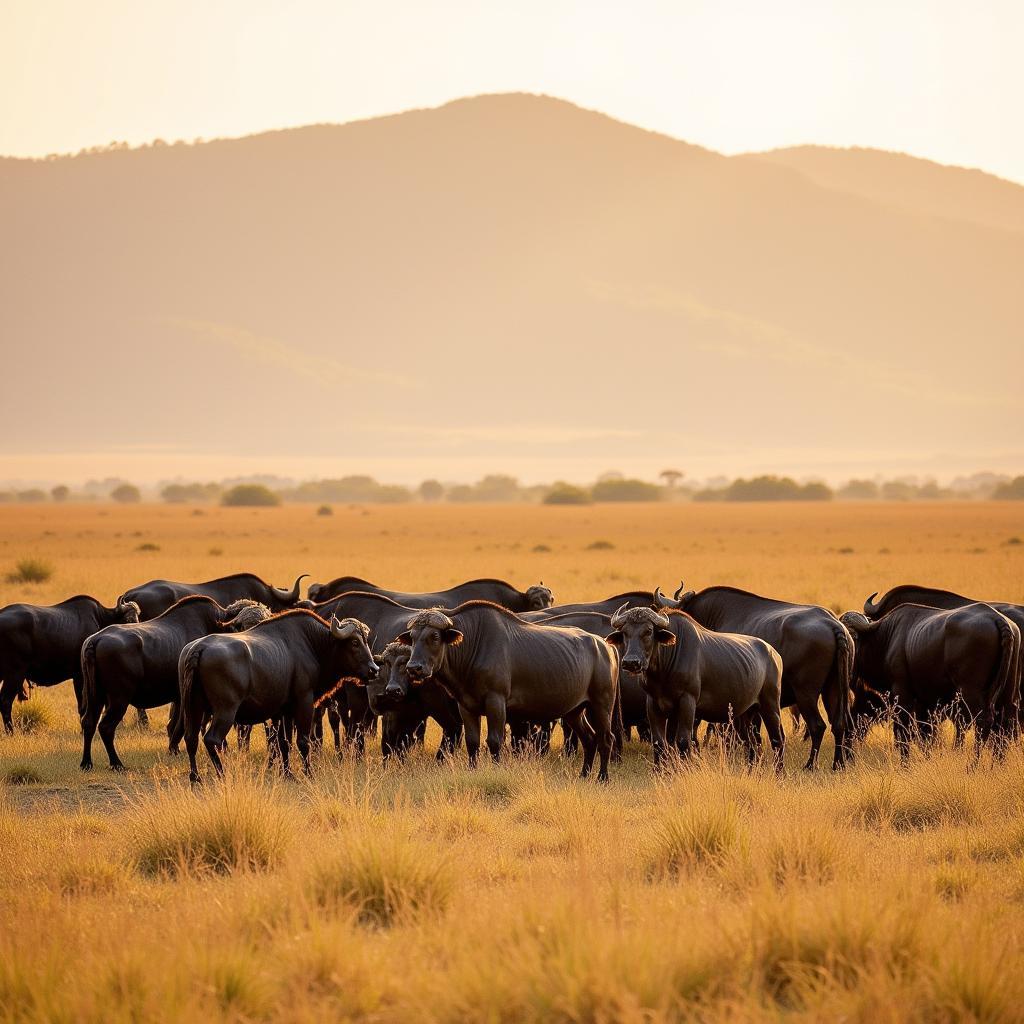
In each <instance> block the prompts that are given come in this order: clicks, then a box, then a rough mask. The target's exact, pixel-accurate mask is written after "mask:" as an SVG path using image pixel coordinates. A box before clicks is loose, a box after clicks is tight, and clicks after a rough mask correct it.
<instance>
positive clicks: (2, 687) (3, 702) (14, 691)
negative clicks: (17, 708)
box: [0, 676, 25, 733]
mask: <svg viewBox="0 0 1024 1024" xmlns="http://www.w3.org/2000/svg"><path fill="white" fill-rule="evenodd" d="M24 685H25V684H24V682H23V680H21V679H14V678H12V677H10V676H9V677H7V678H6V679H4V681H3V683H2V684H0V716H2V717H3V720H4V730H5V731H6V732H8V733H12V732H14V719H13V718H12V717H11V712H12V710H13V708H14V698H15V697H17V695H18V694H19V693H21V690H22V687H23V686H24Z"/></svg>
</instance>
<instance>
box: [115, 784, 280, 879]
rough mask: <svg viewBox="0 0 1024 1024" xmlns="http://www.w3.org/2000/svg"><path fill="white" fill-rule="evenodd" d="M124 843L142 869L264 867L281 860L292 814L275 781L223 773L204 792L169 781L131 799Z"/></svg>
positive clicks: (181, 871)
mask: <svg viewBox="0 0 1024 1024" xmlns="http://www.w3.org/2000/svg"><path fill="white" fill-rule="evenodd" d="M127 833H128V849H129V854H130V856H131V859H132V861H133V863H134V865H135V867H136V869H137V870H138V871H139V872H140V873H141V874H143V875H147V876H159V875H169V876H177V875H187V874H196V873H198V874H202V873H213V874H233V873H235V872H239V871H267V870H271V869H273V868H276V867H277V866H278V865H279V864H280V863H281V862H282V860H283V858H284V856H285V854H286V852H287V850H288V848H289V847H290V845H291V842H292V838H293V835H294V818H293V816H292V814H291V813H289V811H288V810H287V808H285V807H284V806H282V804H281V802H280V801H279V800H278V799H277V792H276V786H273V785H271V784H261V781H260V780H259V779H258V778H247V777H245V776H241V775H239V776H235V777H233V778H228V779H226V780H225V781H223V782H221V783H220V784H218V785H217V786H216V788H213V789H211V790H210V791H209V792H204V793H198V794H197V793H193V792H191V791H190V790H188V789H186V788H184V787H170V788H168V789H165V790H158V791H157V792H156V793H154V794H152V795H150V796H148V797H142V798H138V799H136V800H135V801H133V803H132V806H131V809H130V811H129V814H128V828H127Z"/></svg>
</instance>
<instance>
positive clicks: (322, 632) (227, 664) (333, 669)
mask: <svg viewBox="0 0 1024 1024" xmlns="http://www.w3.org/2000/svg"><path fill="white" fill-rule="evenodd" d="M369 632H370V631H369V629H367V627H366V626H365V625H364V624H363V623H361V622H359V621H357V620H355V619H345V620H344V621H343V622H339V621H338V620H337V619H336V618H332V619H331V621H330V623H327V622H325V621H324V620H323V619H321V618H320V616H319V615H315V614H314V613H313V612H310V611H306V610H305V609H293V610H292V611H286V612H281V613H279V614H278V615H275V616H273V617H272V618H269V619H266V620H264V621H263V622H260V623H257V625H255V626H253V627H252V629H249V630H247V631H246V632H244V633H230V634H221V635H219V636H218V635H215V636H204V637H201V638H200V639H198V640H193V641H192V643H190V644H188V646H186V647H185V648H184V650H183V651H182V652H181V656H180V658H179V659H178V681H179V690H180V700H181V709H182V714H183V717H184V727H185V747H186V749H187V750H188V760H189V769H190V778H191V779H192V781H193V782H198V781H199V770H198V767H197V765H196V751H197V749H198V747H199V733H200V730H201V729H202V727H203V724H204V723H205V722H206V720H207V719H208V718H209V719H212V721H211V723H210V727H209V728H208V729H207V730H206V734H205V735H204V737H203V742H204V743H205V745H206V750H207V753H208V754H209V755H210V760H211V761H212V762H213V766H214V768H215V769H216V771H217V773H218V774H222V773H223V765H222V763H221V759H220V751H221V750H222V749H223V748H224V747H225V743H226V737H227V734H228V733H229V732H230V731H231V727H232V726H233V725H234V724H235V723H236V722H238V723H241V724H243V725H255V724H257V723H259V722H266V721H267V720H268V719H284V718H287V719H289V720H290V721H293V722H294V724H295V727H296V731H297V742H298V747H299V753H300V754H301V755H302V764H303V767H304V768H305V770H306V771H307V772H308V771H309V734H310V727H311V725H312V723H313V706H314V704H315V703H316V701H317V700H318V699H319V698H320V697H322V696H323V695H324V694H325V693H326V692H327V691H328V690H329V689H331V687H333V686H334V685H335V684H336V683H337V681H338V680H339V679H343V678H347V677H352V676H355V677H358V678H360V679H373V678H374V677H375V676H376V675H377V671H378V670H377V663H376V662H375V661H374V660H373V655H372V654H371V653H370V648H369V647H367V645H366V640H367V637H368V636H369ZM289 731H290V730H288V729H278V730H277V732H278V742H279V744H280V747H281V755H282V767H283V768H284V769H285V771H287V770H288V732H289Z"/></svg>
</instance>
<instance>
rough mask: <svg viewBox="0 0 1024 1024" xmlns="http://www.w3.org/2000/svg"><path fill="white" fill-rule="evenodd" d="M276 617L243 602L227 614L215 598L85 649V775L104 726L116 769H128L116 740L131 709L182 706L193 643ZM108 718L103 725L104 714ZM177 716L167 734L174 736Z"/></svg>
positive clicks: (190, 601)
mask: <svg viewBox="0 0 1024 1024" xmlns="http://www.w3.org/2000/svg"><path fill="white" fill-rule="evenodd" d="M269 615H270V610H269V609H268V608H267V607H266V605H262V604H259V603H258V602H256V601H250V600H249V599H248V598H243V599H242V600H240V601H235V602H234V603H233V604H230V605H228V607H227V608H222V607H221V606H220V605H219V604H218V603H217V602H216V601H214V600H213V598H211V597H203V596H201V595H193V596H192V597H183V598H182V599H181V600H180V601H178V602H177V603H176V604H173V605H171V607H170V608H168V609H167V611H165V612H163V613H162V614H160V615H158V616H157V617H156V618H155V619H148V620H147V621H145V622H138V623H132V624H127V625H121V624H115V625H112V626H106V627H105V628H103V629H101V630H100V631H99V632H98V633H93V635H92V636H90V637H89V638H88V639H87V640H86V641H85V643H84V644H82V655H81V661H82V680H83V700H82V706H83V711H82V734H83V747H82V764H81V767H82V770H83V771H88V770H89V769H91V768H92V740H93V736H94V735H95V732H96V726H97V723H98V724H99V733H100V739H102V740H103V745H104V747H106V750H107V757H108V759H109V761H110V767H111V768H113V769H114V770H115V771H122V770H123V769H124V764H123V763H122V761H121V758H120V757H118V754H117V749H116V748H115V746H114V734H115V732H116V731H117V727H118V725H119V724H120V722H121V719H122V718H123V717H124V713H125V711H126V710H127V709H128V706H129V705H130V704H134V705H135V706H136V707H143V708H155V707H161V706H162V705H164V704H175V705H176V704H177V702H178V656H179V655H180V654H181V650H182V648H183V647H184V646H185V645H186V644H188V643H191V642H192V641H193V640H196V639H198V638H199V637H201V636H206V635H208V634H210V633H221V632H227V631H236V630H242V629H248V628H249V627H250V626H253V625H255V624H256V623H257V622H261V621H262V620H263V619H264V618H266V617H268V616H269ZM101 711H102V712H103V718H102V720H101V719H100V712H101ZM176 717H177V716H176V715H175V713H174V712H172V713H171V716H170V721H169V722H168V726H167V732H168V737H169V738H170V740H171V745H172V747H173V748H174V749H177V742H176V741H175V738H174V736H173V732H174V725H175V720H176Z"/></svg>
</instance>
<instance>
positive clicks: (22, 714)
mask: <svg viewBox="0 0 1024 1024" xmlns="http://www.w3.org/2000/svg"><path fill="white" fill-rule="evenodd" d="M11 717H12V718H13V719H14V728H15V729H17V730H19V731H20V732H28V733H33V732H46V731H47V730H51V729H53V728H54V727H55V726H56V724H57V713H56V712H55V711H54V709H53V705H52V704H51V703H50V702H49V701H48V700H45V699H40V697H39V695H38V694H36V696H35V698H34V699H32V700H27V701H18V702H17V703H16V704H15V705H14V708H13V710H12V712H11Z"/></svg>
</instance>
